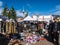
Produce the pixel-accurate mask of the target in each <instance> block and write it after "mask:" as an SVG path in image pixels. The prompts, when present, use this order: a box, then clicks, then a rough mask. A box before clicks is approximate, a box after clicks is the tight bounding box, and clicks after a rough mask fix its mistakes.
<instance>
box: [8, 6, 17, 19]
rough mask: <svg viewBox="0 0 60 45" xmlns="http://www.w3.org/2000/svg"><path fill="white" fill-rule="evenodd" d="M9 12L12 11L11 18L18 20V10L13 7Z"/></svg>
mask: <svg viewBox="0 0 60 45" xmlns="http://www.w3.org/2000/svg"><path fill="white" fill-rule="evenodd" d="M9 12H10V15H11V16H10V18H12V19H14V20H16V12H15V10H14V8H13V7H12V8H11V9H10V11H9Z"/></svg>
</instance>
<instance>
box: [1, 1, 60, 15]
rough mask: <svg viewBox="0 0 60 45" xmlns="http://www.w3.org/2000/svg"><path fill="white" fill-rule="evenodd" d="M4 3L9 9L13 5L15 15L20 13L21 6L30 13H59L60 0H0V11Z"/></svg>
mask: <svg viewBox="0 0 60 45" xmlns="http://www.w3.org/2000/svg"><path fill="white" fill-rule="evenodd" d="M5 4H7V6H8V8H9V9H10V8H11V6H14V8H15V10H16V12H17V15H19V14H20V13H21V11H22V10H23V7H24V10H25V11H26V10H27V11H28V12H29V14H30V15H32V14H40V15H50V14H60V0H0V13H1V12H2V10H3V7H4V6H5ZM21 15H22V14H21Z"/></svg>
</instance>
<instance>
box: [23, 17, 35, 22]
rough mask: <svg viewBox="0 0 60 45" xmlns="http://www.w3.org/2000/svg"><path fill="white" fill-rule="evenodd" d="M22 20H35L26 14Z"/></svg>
mask: <svg viewBox="0 0 60 45" xmlns="http://www.w3.org/2000/svg"><path fill="white" fill-rule="evenodd" d="M23 21H35V20H34V19H33V18H32V17H30V16H27V17H26V18H24V20H23Z"/></svg>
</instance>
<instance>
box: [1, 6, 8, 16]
mask: <svg viewBox="0 0 60 45" xmlns="http://www.w3.org/2000/svg"><path fill="white" fill-rule="evenodd" d="M2 15H3V16H7V17H8V8H7V6H5V7H4V9H3V12H2Z"/></svg>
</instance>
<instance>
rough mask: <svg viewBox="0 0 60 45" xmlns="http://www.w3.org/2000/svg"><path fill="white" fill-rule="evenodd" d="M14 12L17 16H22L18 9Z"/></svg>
mask: <svg viewBox="0 0 60 45" xmlns="http://www.w3.org/2000/svg"><path fill="white" fill-rule="evenodd" d="M16 14H17V16H22V17H23V16H24V15H23V13H22V12H21V11H20V10H16Z"/></svg>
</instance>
